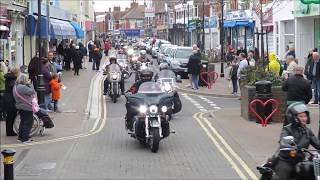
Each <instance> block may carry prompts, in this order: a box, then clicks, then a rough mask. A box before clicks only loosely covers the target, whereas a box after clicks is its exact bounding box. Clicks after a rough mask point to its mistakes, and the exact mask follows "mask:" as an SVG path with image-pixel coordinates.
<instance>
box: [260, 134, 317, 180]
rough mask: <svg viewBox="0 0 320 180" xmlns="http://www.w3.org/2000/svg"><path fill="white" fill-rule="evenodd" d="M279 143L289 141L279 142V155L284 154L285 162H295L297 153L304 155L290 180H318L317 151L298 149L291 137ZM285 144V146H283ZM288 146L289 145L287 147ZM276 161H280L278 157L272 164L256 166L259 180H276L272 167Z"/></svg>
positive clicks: (284, 138)
mask: <svg viewBox="0 0 320 180" xmlns="http://www.w3.org/2000/svg"><path fill="white" fill-rule="evenodd" d="M281 141H282V142H283V141H289V142H290V143H281V142H280V153H282V154H286V155H287V156H286V161H290V162H294V161H296V160H297V158H298V157H297V155H298V152H302V153H304V155H305V158H304V160H303V161H301V162H299V163H297V165H296V167H295V172H294V173H292V174H293V175H292V177H291V179H292V180H300V179H308V180H320V154H319V151H318V150H308V149H299V148H298V147H297V145H296V144H295V142H294V137H293V136H286V137H283V138H282V139H281ZM283 144H286V145H283ZM288 144H289V145H288ZM278 161H281V159H279V157H277V158H276V160H273V161H272V162H267V163H265V164H263V165H262V166H258V167H257V170H258V171H259V173H260V174H261V178H260V179H261V180H277V179H279V177H277V175H276V174H275V172H274V167H275V165H276V163H277V162H278Z"/></svg>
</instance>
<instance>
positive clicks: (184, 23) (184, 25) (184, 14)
mask: <svg viewBox="0 0 320 180" xmlns="http://www.w3.org/2000/svg"><path fill="white" fill-rule="evenodd" d="M185 5H186V0H183V4H182V6H183V45H184V46H186V40H185V38H186V10H185Z"/></svg>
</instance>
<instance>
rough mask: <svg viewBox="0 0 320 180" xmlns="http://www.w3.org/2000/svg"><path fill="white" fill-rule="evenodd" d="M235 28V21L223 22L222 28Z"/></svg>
mask: <svg viewBox="0 0 320 180" xmlns="http://www.w3.org/2000/svg"><path fill="white" fill-rule="evenodd" d="M235 26H236V22H235V21H225V22H224V23H223V27H235Z"/></svg>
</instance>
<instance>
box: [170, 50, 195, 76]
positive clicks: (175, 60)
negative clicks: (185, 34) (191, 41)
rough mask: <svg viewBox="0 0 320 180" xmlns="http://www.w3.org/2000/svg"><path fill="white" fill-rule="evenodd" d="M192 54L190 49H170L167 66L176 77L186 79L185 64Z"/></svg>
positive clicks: (186, 70)
mask: <svg viewBox="0 0 320 180" xmlns="http://www.w3.org/2000/svg"><path fill="white" fill-rule="evenodd" d="M192 54H193V52H192V47H183V46H178V47H173V48H172V52H171V59H170V61H168V64H169V66H170V67H171V69H172V71H173V72H175V73H176V75H181V76H182V77H188V69H187V64H188V61H189V57H190V56H191V55H192Z"/></svg>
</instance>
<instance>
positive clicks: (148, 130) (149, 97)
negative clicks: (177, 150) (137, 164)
mask: <svg viewBox="0 0 320 180" xmlns="http://www.w3.org/2000/svg"><path fill="white" fill-rule="evenodd" d="M126 98H127V103H126V108H127V111H128V113H130V114H132V115H133V116H132V118H133V119H132V121H131V122H132V125H131V127H132V132H130V133H129V134H131V137H133V138H135V139H137V140H138V141H140V143H141V144H146V145H149V147H150V149H151V151H152V152H157V151H158V149H159V143H160V140H161V139H164V138H166V137H168V136H169V134H170V124H169V121H168V118H167V115H168V112H169V111H170V110H171V108H172V105H173V103H172V102H173V97H172V96H171V95H169V94H167V93H165V92H163V90H162V89H161V86H160V84H159V83H156V82H145V83H143V84H142V85H141V86H140V87H139V90H138V93H137V94H130V95H126ZM126 122H128V121H126ZM126 127H128V126H127V125H126Z"/></svg>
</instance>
